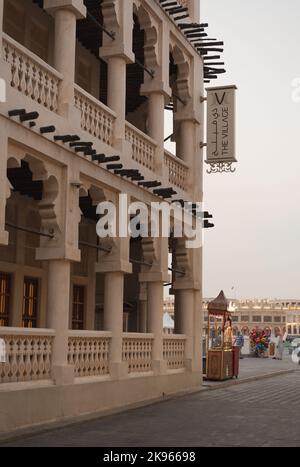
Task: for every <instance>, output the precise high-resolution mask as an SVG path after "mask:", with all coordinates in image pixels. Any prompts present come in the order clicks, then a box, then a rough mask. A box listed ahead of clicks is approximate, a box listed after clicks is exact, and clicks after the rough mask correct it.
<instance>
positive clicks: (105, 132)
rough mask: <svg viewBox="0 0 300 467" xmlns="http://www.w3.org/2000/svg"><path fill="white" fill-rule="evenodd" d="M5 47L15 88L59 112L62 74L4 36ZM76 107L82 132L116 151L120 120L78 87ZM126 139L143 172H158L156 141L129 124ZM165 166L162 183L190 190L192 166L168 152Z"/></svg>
mask: <svg viewBox="0 0 300 467" xmlns="http://www.w3.org/2000/svg"><path fill="white" fill-rule="evenodd" d="M2 47H3V58H4V60H5V62H7V63H8V64H9V65H10V69H11V86H12V88H14V89H15V90H17V91H18V92H19V93H21V94H23V95H24V96H26V98H29V99H31V100H32V101H34V102H36V103H37V104H39V105H41V106H43V107H45V108H46V109H48V110H50V111H52V112H54V113H58V102H59V91H60V83H61V80H62V75H61V74H60V73H59V72H57V71H56V70H55V69H54V68H53V67H51V66H50V65H48V64H47V63H46V62H44V61H43V60H42V59H40V58H39V57H38V56H36V55H35V54H34V53H32V52H31V51H29V50H28V49H26V48H25V47H24V46H22V45H21V44H19V43H18V42H16V41H15V40H14V39H12V38H11V37H10V36H8V35H7V34H3V46H2ZM74 106H75V108H76V109H78V110H79V111H80V114H81V123H80V125H81V129H82V130H83V131H85V132H87V133H89V135H91V136H93V137H94V138H96V139H97V140H99V141H100V142H101V143H104V144H105V145H107V146H110V147H112V148H113V147H114V126H115V121H116V118H117V115H116V114H115V112H113V111H112V110H111V109H110V108H109V107H107V106H106V105H104V104H103V103H102V102H100V101H99V100H98V99H96V98H95V97H94V96H92V95H91V94H89V93H88V92H86V91H85V90H84V89H82V88H81V87H79V86H78V85H77V84H74ZM74 130H75V131H76V129H74ZM125 139H126V141H127V142H129V143H131V146H132V154H131V157H132V160H133V161H134V162H135V163H136V164H138V165H139V166H141V169H142V168H145V169H147V170H149V171H151V172H153V173H155V172H156V168H155V158H156V153H157V150H158V147H157V143H156V141H154V140H153V139H152V138H151V137H150V136H148V135H147V134H145V133H143V132H142V131H141V130H139V129H138V128H136V127H135V126H133V125H132V124H131V123H129V122H126V125H125ZM163 166H164V167H165V168H166V170H165V171H164V173H165V174H166V175H165V177H166V178H165V179H164V180H163V179H162V182H163V183H170V184H171V185H172V186H174V187H175V188H177V189H178V190H181V191H183V192H185V191H187V182H188V177H189V167H188V166H187V165H186V164H185V163H184V162H183V161H182V160H181V159H179V158H177V157H176V156H174V155H173V154H171V153H170V152H168V151H166V150H164V157H163ZM156 175H157V174H156ZM156 178H157V177H156Z"/></svg>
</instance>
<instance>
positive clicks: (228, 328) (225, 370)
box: [206, 291, 239, 381]
mask: <svg viewBox="0 0 300 467" xmlns="http://www.w3.org/2000/svg"><path fill="white" fill-rule="evenodd" d="M232 340H233V333H232V324H231V313H230V311H228V301H227V299H226V297H225V295H224V292H223V291H221V292H220V294H219V296H218V297H217V298H215V299H214V300H213V301H211V302H210V303H209V304H208V336H207V351H206V359H207V360H206V379H208V380H216V381H224V380H226V379H230V378H233V377H234V376H235V377H236V378H237V377H238V372H239V348H238V347H233V345H232Z"/></svg>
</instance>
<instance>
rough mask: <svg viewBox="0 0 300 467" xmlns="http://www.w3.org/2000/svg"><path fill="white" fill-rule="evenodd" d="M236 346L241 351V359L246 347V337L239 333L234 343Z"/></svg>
mask: <svg viewBox="0 0 300 467" xmlns="http://www.w3.org/2000/svg"><path fill="white" fill-rule="evenodd" d="M234 345H235V346H236V347H239V349H240V358H243V357H242V348H243V347H244V336H243V335H242V334H241V332H240V331H238V333H237V336H236V338H235V341H234Z"/></svg>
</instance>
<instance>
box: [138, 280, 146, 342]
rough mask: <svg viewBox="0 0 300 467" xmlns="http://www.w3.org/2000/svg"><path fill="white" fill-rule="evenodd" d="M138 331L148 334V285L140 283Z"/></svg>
mask: <svg viewBox="0 0 300 467" xmlns="http://www.w3.org/2000/svg"><path fill="white" fill-rule="evenodd" d="M138 312H139V317H138V330H139V332H143V333H146V332H148V329H147V284H145V283H140V294H139V310H138Z"/></svg>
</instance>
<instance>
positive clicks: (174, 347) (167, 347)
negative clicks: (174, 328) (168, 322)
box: [163, 334, 186, 370]
mask: <svg viewBox="0 0 300 467" xmlns="http://www.w3.org/2000/svg"><path fill="white" fill-rule="evenodd" d="M185 342H186V336H184V335H175V334H170V335H168V337H164V343H163V356H164V360H166V361H167V367H168V370H177V369H180V368H184V367H185V363H184V360H185Z"/></svg>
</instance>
